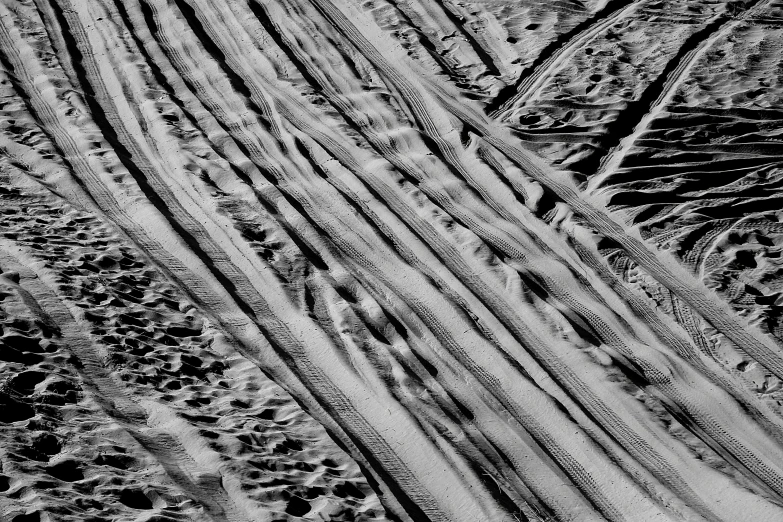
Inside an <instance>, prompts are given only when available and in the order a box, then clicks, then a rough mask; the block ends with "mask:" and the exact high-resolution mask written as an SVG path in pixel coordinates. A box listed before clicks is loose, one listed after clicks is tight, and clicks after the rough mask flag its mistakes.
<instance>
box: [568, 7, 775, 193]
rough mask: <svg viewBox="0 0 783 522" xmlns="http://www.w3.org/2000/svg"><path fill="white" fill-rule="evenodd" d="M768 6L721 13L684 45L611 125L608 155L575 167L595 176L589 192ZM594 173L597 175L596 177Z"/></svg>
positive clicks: (606, 145)
mask: <svg viewBox="0 0 783 522" xmlns="http://www.w3.org/2000/svg"><path fill="white" fill-rule="evenodd" d="M765 3H766V2H764V1H762V0H753V1H751V2H748V3H746V4H745V5H744V6H743V9H744V10H743V11H742V13H741V14H740V15H735V16H727V15H725V14H720V15H718V16H716V18H715V19H714V20H713V21H711V22H710V23H708V24H707V25H706V26H705V27H704V28H703V29H700V30H699V31H697V32H695V33H693V34H692V35H691V36H690V37H689V38H688V39H687V40H686V41H685V42H684V44H683V45H682V46H681V47H680V49H679V51H678V52H677V54H676V55H674V56H673V57H672V58H671V59H670V60H669V62H668V63H667V64H666V67H665V68H664V70H663V71H662V72H661V74H660V75H659V76H658V77H657V78H656V79H655V81H654V82H652V83H651V84H650V85H649V86H648V87H647V88H646V89H645V91H644V93H643V94H642V95H641V96H640V97H639V99H638V100H636V101H633V102H630V103H629V104H628V106H627V107H626V108H625V109H624V111H623V112H621V113H620V116H619V117H618V118H617V119H616V120H615V121H614V122H612V124H611V125H610V126H608V128H607V130H606V132H605V134H604V135H605V136H606V138H607V139H608V143H606V142H605V143H604V146H605V148H606V152H605V153H604V154H594V155H592V156H591V157H589V158H588V159H586V160H583V161H580V162H579V165H574V168H576V169H577V170H579V171H583V172H586V173H589V174H591V175H590V176H589V179H588V183H587V187H586V189H585V190H586V191H587V192H588V193H594V192H596V191H598V190H599V189H600V188H601V187H602V186H604V185H605V184H606V183H607V181H608V180H609V179H610V177H611V176H612V175H613V174H615V173H616V171H617V170H618V169H619V168H620V166H621V164H622V162H623V159H624V158H625V156H626V155H627V154H628V152H630V150H631V149H632V148H633V146H634V144H635V143H636V142H637V141H638V140H639V139H640V138H641V136H642V135H643V134H644V133H645V132H646V130H647V129H648V128H649V126H650V124H651V123H652V122H653V120H655V119H656V118H658V117H659V116H660V115H661V113H662V112H663V110H664V109H665V107H666V106H667V105H668V104H669V103H670V102H671V100H672V98H673V97H674V94H675V93H676V92H677V88H678V87H679V86H680V84H681V83H682V81H683V80H685V79H686V78H687V77H688V75H689V74H690V73H691V71H692V70H693V67H694V66H695V65H696V63H698V61H699V60H700V59H701V58H702V57H703V56H704V53H705V52H707V51H708V50H709V49H710V48H711V47H712V45H713V44H715V42H717V41H718V40H719V39H720V38H722V37H723V36H724V35H726V34H728V33H730V32H731V31H732V30H733V29H734V28H735V27H737V26H738V25H739V24H740V23H742V21H743V20H744V19H745V18H746V17H748V16H750V15H751V14H752V13H754V12H756V11H757V10H759V9H760V8H761V7H762V6H763V5H764V4H765ZM593 172H594V173H595V174H592V173H593Z"/></svg>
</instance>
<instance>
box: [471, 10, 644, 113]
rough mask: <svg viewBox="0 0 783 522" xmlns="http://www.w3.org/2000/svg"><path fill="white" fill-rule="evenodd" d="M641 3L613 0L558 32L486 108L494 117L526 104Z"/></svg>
mask: <svg viewBox="0 0 783 522" xmlns="http://www.w3.org/2000/svg"><path fill="white" fill-rule="evenodd" d="M637 7H638V0H611V1H609V2H607V3H606V5H605V6H604V7H603V9H601V10H600V11H598V12H597V13H595V15H593V16H592V17H590V18H588V19H587V20H585V21H583V22H581V23H580V24H578V25H577V26H576V27H574V28H573V29H572V30H570V31H568V32H567V33H564V34H562V35H560V36H558V37H557V38H556V39H555V40H554V41H552V42H551V43H550V44H549V45H547V46H546V47H545V48H544V49H542V50H541V53H540V54H539V55H538V56H537V57H536V59H535V60H534V61H533V62H532V63H531V64H530V65H529V66H528V67H526V68H525V70H524V71H522V73H521V74H520V75H519V77H518V78H517V81H516V83H515V84H514V85H509V86H507V87H505V88H503V89H501V90H500V92H498V94H497V96H495V98H494V99H493V100H491V101H490V102H489V103H488V104H487V105H486V107H485V108H484V111H485V112H486V113H487V114H488V115H489V116H490V117H491V118H494V119H498V120H501V121H502V120H503V116H504V114H505V113H507V112H508V111H509V110H511V109H512V108H513V107H514V106H517V105H524V103H525V102H526V101H527V100H529V99H530V98H531V97H534V96H535V95H536V93H537V92H538V90H539V89H540V88H541V86H542V85H544V83H546V81H547V80H549V78H551V77H552V75H553V74H554V73H555V72H556V71H557V70H558V68H560V67H562V66H563V65H564V64H565V63H567V61H568V60H569V59H570V58H571V57H572V56H573V55H574V54H575V53H576V52H578V51H579V50H581V49H582V48H583V47H584V46H585V45H586V44H587V43H588V42H589V41H590V40H592V39H594V38H595V37H596V36H598V35H599V34H601V33H602V32H603V31H605V30H606V29H607V28H609V27H611V26H612V25H614V24H615V23H617V22H619V21H620V20H622V19H623V18H625V17H626V16H628V15H629V14H631V13H632V12H633V11H635V10H636V8H637Z"/></svg>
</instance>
